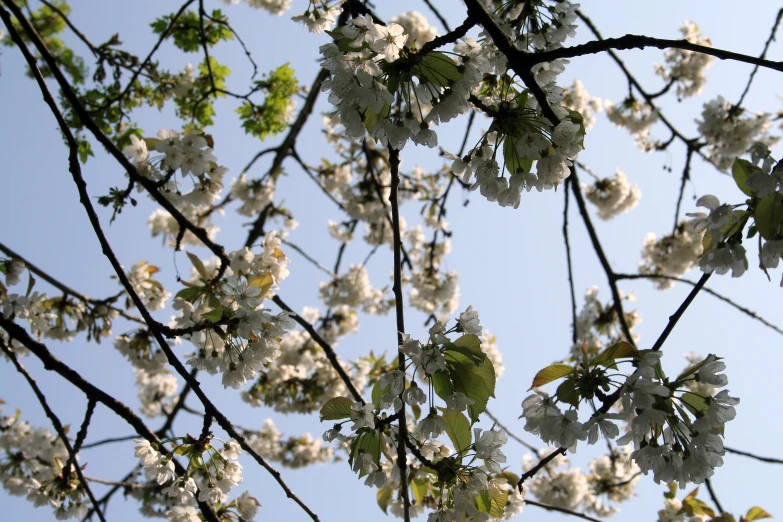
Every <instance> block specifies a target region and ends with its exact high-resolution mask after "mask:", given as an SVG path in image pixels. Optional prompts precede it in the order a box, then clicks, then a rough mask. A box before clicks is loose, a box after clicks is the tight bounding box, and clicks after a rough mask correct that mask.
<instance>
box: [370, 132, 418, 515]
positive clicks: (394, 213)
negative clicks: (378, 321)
mask: <svg viewBox="0 0 783 522" xmlns="http://www.w3.org/2000/svg"><path fill="white" fill-rule="evenodd" d="M370 167H371V166H370V165H368V168H370ZM389 168H390V170H391V190H390V191H389V202H390V203H391V217H392V234H393V236H394V247H393V251H394V309H395V312H396V316H397V346H398V350H397V370H399V371H400V372H401V373H402V376H403V377H402V378H403V387H402V388H403V391H405V386H404V384H405V383H404V381H405V354H404V353H402V351H401V350H399V347H400V346H402V343H403V340H404V338H403V335H404V334H405V315H404V313H405V312H404V308H403V300H402V238H401V237H400V207H399V187H400V151H398V150H397V149H395V148H393V147H392V146H391V145H389ZM400 401H401V402H402V407H401V408H400V411H399V414H400V420H399V424H398V426H399V428H398V430H399V433H398V435H397V439H398V440H397V467H398V468H399V470H400V489H401V493H402V500H403V514H404V518H405V522H409V521H410V519H411V518H410V517H411V514H410V507H411V506H410V503H411V501H410V498H409V495H408V456H407V455H408V454H407V452H406V451H405V441H406V440H407V439H408V426H407V423H406V420H405V402H404V401H403V400H402V391H401V392H400Z"/></svg>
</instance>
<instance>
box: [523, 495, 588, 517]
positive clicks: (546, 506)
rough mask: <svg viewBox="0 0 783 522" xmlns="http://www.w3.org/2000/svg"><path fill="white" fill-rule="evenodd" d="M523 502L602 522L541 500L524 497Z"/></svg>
mask: <svg viewBox="0 0 783 522" xmlns="http://www.w3.org/2000/svg"><path fill="white" fill-rule="evenodd" d="M525 504H526V505H528V506H536V507H540V508H543V509H546V510H547V511H557V512H559V513H565V514H566V515H571V516H573V517H577V518H582V519H584V520H590V521H591V522H603V520H601V519H600V518H593V517H591V516H589V515H585V514H584V513H580V512H578V511H573V510H571V509H568V508H564V507H560V506H553V505H551V504H544V503H543V502H538V501H536V500H531V499H528V498H526V499H525Z"/></svg>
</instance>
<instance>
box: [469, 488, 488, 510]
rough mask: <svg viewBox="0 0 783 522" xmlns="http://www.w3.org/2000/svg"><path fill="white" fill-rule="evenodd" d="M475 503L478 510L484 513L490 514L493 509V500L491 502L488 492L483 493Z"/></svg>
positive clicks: (475, 499)
mask: <svg viewBox="0 0 783 522" xmlns="http://www.w3.org/2000/svg"><path fill="white" fill-rule="evenodd" d="M473 501H474V502H475V503H476V509H478V510H479V511H481V512H482V513H489V511H490V509H492V500H490V498H489V492H488V491H486V490H484V491H482V492H481V494H480V495H479V496H477V497H476V498H474V499H473Z"/></svg>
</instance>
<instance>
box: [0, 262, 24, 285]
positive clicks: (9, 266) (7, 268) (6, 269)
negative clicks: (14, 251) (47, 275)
mask: <svg viewBox="0 0 783 522" xmlns="http://www.w3.org/2000/svg"><path fill="white" fill-rule="evenodd" d="M25 268H26V266H25V264H24V261H22V260H21V259H16V258H14V259H6V260H4V261H2V262H0V272H2V273H4V274H5V284H6V285H7V286H14V285H18V284H19V281H20V280H21V275H22V273H23V272H24V271H25Z"/></svg>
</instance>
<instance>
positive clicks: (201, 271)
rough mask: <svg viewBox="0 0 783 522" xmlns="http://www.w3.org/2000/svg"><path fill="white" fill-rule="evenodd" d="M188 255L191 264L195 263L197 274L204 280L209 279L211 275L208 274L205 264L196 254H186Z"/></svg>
mask: <svg viewBox="0 0 783 522" xmlns="http://www.w3.org/2000/svg"><path fill="white" fill-rule="evenodd" d="M186 254H187V255H188V259H190V262H191V263H193V267H194V268H195V269H196V272H198V274H199V275H200V276H201V277H203V278H204V279H209V274H208V273H207V269H206V267H205V266H204V263H202V262H201V259H199V258H198V256H197V255H196V254H191V253H190V252H186Z"/></svg>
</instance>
